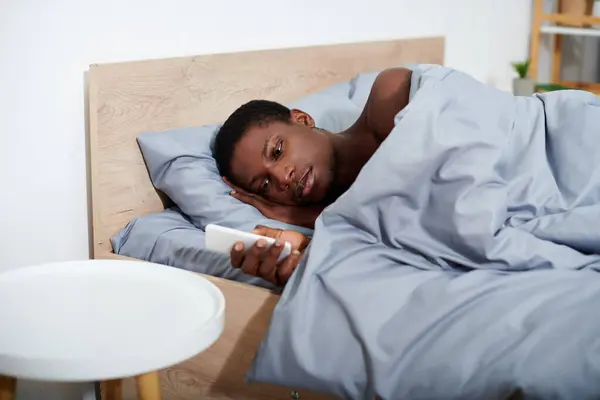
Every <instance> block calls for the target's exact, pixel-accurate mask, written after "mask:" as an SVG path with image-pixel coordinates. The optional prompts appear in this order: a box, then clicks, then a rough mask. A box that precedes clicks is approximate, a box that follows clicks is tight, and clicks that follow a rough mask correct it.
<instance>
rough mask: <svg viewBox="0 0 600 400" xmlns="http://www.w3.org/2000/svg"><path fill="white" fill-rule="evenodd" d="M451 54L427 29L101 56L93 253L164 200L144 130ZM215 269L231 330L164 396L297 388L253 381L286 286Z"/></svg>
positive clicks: (94, 74) (261, 399) (95, 106)
mask: <svg viewBox="0 0 600 400" xmlns="http://www.w3.org/2000/svg"><path fill="white" fill-rule="evenodd" d="M443 59H444V40H443V38H418V39H402V40H392V41H384V42H368V43H353V44H342V45H331V46H315V47H305V48H291V49H283V50H267V51H253V52H244V53H232V54H217V55H206V56H197V57H184V58H174V59H163V60H150V61H139V62H128V63H116V64H103V65H98V64H94V65H91V66H90V71H89V145H90V149H89V150H90V158H89V159H90V170H91V197H92V232H93V258H123V257H121V256H118V255H115V254H114V253H113V252H112V248H111V245H110V240H109V239H110V237H111V236H113V235H114V234H116V233H117V232H118V231H119V230H120V229H122V228H123V227H124V226H125V225H126V224H127V223H128V222H129V221H131V220H132V219H133V218H135V217H139V216H142V215H145V214H149V213H153V212H158V211H160V210H162V209H163V208H164V203H163V200H162V196H161V195H160V194H159V193H157V191H156V190H155V189H154V187H153V186H152V183H151V181H150V178H149V176H148V173H147V170H146V167H145V165H144V162H143V159H142V156H141V153H140V151H139V148H138V146H137V142H136V137H137V136H138V135H139V134H140V133H141V132H143V131H164V130H167V129H170V128H175V127H182V126H198V125H203V124H208V123H217V122H219V121H223V120H224V119H225V118H226V117H227V115H228V114H229V113H231V112H232V111H233V110H234V109H235V108H237V107H238V106H239V105H241V104H242V103H244V102H246V101H249V100H251V99H255V98H265V99H270V100H275V101H280V102H287V101H290V100H294V99H296V98H298V97H300V96H303V95H306V94H309V93H312V92H315V91H318V90H320V89H323V88H325V87H327V86H329V85H332V84H334V83H338V82H341V81H344V80H348V79H350V78H351V77H353V76H354V75H356V74H357V73H361V72H369V71H376V70H381V69H385V68H388V67H393V66H398V65H402V64H407V63H434V64H443ZM207 278H208V279H210V280H211V281H212V282H214V283H215V284H216V285H217V286H218V287H219V288H220V289H221V290H222V291H223V294H224V295H225V298H226V302H227V315H226V327H225V331H224V333H223V335H222V337H221V339H219V341H218V342H217V343H216V344H215V345H213V346H212V347H211V348H210V349H209V350H207V351H206V352H204V353H202V354H200V355H198V356H197V357H195V358H193V359H191V360H188V361H186V362H184V363H182V364H180V365H177V366H174V367H172V368H169V369H167V370H165V371H162V372H161V378H162V388H163V396H164V398H165V399H180V400H183V399H190V400H191V399H200V398H201V399H231V400H250V399H253V400H270V399H273V400H274V399H286V398H289V393H290V388H281V387H274V386H270V385H263V384H251V385H246V384H245V383H244V375H245V373H246V371H247V370H248V368H249V366H250V363H251V361H252V358H253V357H254V353H255V351H256V349H257V347H258V344H259V343H260V341H261V339H262V336H263V333H264V332H265V331H266V329H267V327H268V324H269V320H270V317H271V313H272V311H273V308H274V307H275V305H276V303H277V300H278V296H277V295H276V294H273V293H271V292H269V291H267V290H264V289H261V288H257V287H254V286H249V285H245V284H241V283H237V282H232V281H227V280H223V279H219V278H214V277H207ZM132 382H133V380H126V381H125V386H124V397H125V398H134V385H133V384H132ZM301 396H302V399H318V398H326V397H325V396H323V395H320V394H316V393H307V392H302V393H301Z"/></svg>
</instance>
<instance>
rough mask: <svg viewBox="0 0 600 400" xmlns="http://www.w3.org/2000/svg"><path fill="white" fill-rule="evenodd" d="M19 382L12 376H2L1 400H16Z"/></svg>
mask: <svg viewBox="0 0 600 400" xmlns="http://www.w3.org/2000/svg"><path fill="white" fill-rule="evenodd" d="M16 391H17V380H16V379H15V378H13V377H10V376H2V375H0V400H15V393H16Z"/></svg>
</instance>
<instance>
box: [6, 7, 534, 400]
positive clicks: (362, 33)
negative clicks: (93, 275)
mask: <svg viewBox="0 0 600 400" xmlns="http://www.w3.org/2000/svg"><path fill="white" fill-rule="evenodd" d="M529 18H530V7H529V2H524V1H523V0H454V1H448V0H418V1H416V0H393V1H391V0H368V1H358V0H354V1H352V0H303V1H298V2H291V1H284V0H253V1H246V0H236V1H233V0H217V1H201V0H170V1H158V0H155V1H154V0H129V1H126V0H101V1H99V0H96V1H91V0H53V1H48V0H0V57H1V59H0V61H1V62H0V121H1V122H2V124H1V125H0V126H1V127H2V131H0V139H1V144H0V182H1V184H2V189H1V190H2V195H1V196H0V235H1V237H0V270H1V269H8V268H12V267H18V266H24V265H30V264H35V263H40V262H46V261H58V260H68V259H81V258H87V257H88V223H87V222H88V216H87V201H86V160H85V120H84V72H85V71H86V69H87V68H88V65H89V64H91V63H105V62H114V61H127V60H136V59H146V58H160V57H172V56H185V55H193V54H203V53H212V52H230V51H237V50H249V49H261V48H276V47H285V46H301V45H311V44H324V43H337V42H352V41H364V40H376V39H390V38H398V37H418V36H429V35H445V36H446V40H447V42H446V64H447V65H450V66H453V67H456V68H459V69H462V70H464V71H466V72H468V73H471V74H472V75H474V76H475V77H476V78H478V79H481V80H483V81H485V82H488V83H491V84H494V85H496V86H498V87H499V88H502V89H506V90H510V81H511V79H512V76H513V75H512V70H511V67H510V62H511V61H514V60H522V59H524V58H525V57H526V55H527V46H528V40H529V39H528V34H529ZM30 393H32V392H31V391H30ZM64 396H65V397H68V396H67V395H66V394H65V395H64ZM29 397H30V398H34V397H31V396H29ZM46 398H48V397H46Z"/></svg>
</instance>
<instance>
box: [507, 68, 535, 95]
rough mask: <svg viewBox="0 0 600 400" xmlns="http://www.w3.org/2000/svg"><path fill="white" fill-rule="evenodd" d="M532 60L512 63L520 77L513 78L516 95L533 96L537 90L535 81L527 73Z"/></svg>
mask: <svg viewBox="0 0 600 400" xmlns="http://www.w3.org/2000/svg"><path fill="white" fill-rule="evenodd" d="M529 64H530V61H529V60H526V61H522V62H515V63H513V64H512V66H513V68H514V69H515V72H516V73H517V75H518V77H517V78H515V79H514V80H513V94H514V95H515V96H531V95H532V94H533V93H534V92H535V83H534V82H533V80H532V79H531V78H529V77H528V76H527V75H528V73H529Z"/></svg>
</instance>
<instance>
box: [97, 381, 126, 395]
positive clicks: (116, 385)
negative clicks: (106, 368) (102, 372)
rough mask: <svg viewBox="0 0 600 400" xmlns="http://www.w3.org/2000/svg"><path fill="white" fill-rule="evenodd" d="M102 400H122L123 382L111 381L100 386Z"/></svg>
mask: <svg viewBox="0 0 600 400" xmlns="http://www.w3.org/2000/svg"><path fill="white" fill-rule="evenodd" d="M100 391H101V393H102V400H123V381H122V380H121V379H111V380H108V381H104V382H102V383H101V384H100Z"/></svg>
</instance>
